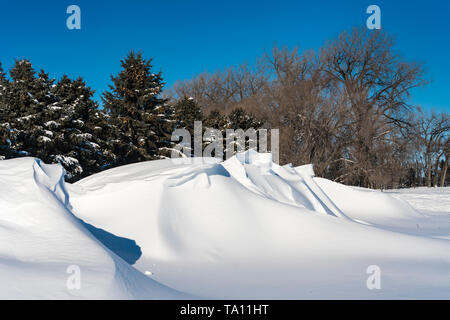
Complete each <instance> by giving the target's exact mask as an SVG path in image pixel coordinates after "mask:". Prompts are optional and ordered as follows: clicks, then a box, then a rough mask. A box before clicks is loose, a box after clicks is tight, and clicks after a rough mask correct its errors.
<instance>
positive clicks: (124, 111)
mask: <svg viewBox="0 0 450 320" xmlns="http://www.w3.org/2000/svg"><path fill="white" fill-rule="evenodd" d="M121 64H122V70H121V71H120V72H119V74H118V75H117V76H112V77H111V80H112V82H113V84H112V85H110V86H109V87H110V91H109V92H106V93H105V94H104V95H103V97H102V100H103V103H104V107H105V109H106V110H107V111H108V112H109V114H110V115H111V119H110V121H111V124H112V125H114V126H115V127H116V128H117V132H116V136H115V139H114V141H115V144H114V146H113V149H114V152H115V153H116V154H117V155H118V159H117V164H128V163H133V162H139V161H145V160H152V159H159V158H163V157H165V156H167V155H168V154H169V152H168V150H169V148H170V147H171V146H172V143H171V142H170V137H171V133H172V131H173V121H174V120H173V119H172V118H173V111H172V109H171V108H169V107H168V106H167V105H166V100H164V99H161V98H159V97H158V96H159V94H160V93H161V92H162V88H163V86H164V83H163V81H162V77H161V73H158V74H154V73H152V72H151V67H152V66H151V59H150V60H146V59H144V58H143V57H142V53H134V52H130V53H129V54H128V56H127V57H126V58H125V59H124V60H122V61H121Z"/></svg>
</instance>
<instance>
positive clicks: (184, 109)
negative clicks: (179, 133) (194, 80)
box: [174, 97, 204, 135]
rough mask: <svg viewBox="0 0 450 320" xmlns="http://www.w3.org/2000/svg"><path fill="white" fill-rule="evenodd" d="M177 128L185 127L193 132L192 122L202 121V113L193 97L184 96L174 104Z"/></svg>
mask: <svg viewBox="0 0 450 320" xmlns="http://www.w3.org/2000/svg"><path fill="white" fill-rule="evenodd" d="M174 108H175V120H176V121H177V122H176V126H177V128H185V129H186V130H188V131H189V132H190V133H191V135H193V134H194V122H195V121H203V120H204V119H203V118H204V117H203V113H202V110H201V109H200V107H199V106H198V104H197V103H196V102H195V100H194V99H193V98H188V97H184V98H182V99H180V100H179V101H178V102H177V103H176V104H175V106H174Z"/></svg>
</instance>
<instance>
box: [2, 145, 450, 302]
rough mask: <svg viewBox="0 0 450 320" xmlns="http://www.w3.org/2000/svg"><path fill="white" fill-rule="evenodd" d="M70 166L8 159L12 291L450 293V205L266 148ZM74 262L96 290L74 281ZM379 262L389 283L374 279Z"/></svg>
mask: <svg viewBox="0 0 450 320" xmlns="http://www.w3.org/2000/svg"><path fill="white" fill-rule="evenodd" d="M61 176H62V169H61V168H60V167H59V166H47V165H44V164H42V162H40V161H39V160H34V159H30V158H28V159H18V160H8V161H3V162H1V161H0V179H1V180H0V181H1V182H2V183H1V185H0V208H1V211H0V240H1V242H0V281H1V282H0V297H25V298H29V297H44V298H72V297H74V298H77V297H78V298H80V297H81V298H83V297H88V298H125V299H126V298H134V297H137V298H146V297H147V298H166V297H168V298H172V297H175V298H183V297H188V296H187V295H194V296H195V297H199V298H235V299H239V298H251V299H258V298H269V299H277V298H287V299H300V298H306V299H309V298H321V299H333V298H337V299H346V298H354V299H361V298H369V299H391V298H448V297H449V296H450V242H449V240H448V239H450V238H449V236H450V208H447V214H445V213H443V212H442V208H443V207H442V206H440V207H439V208H440V213H439V216H438V215H437V214H436V215H430V214H429V212H427V214H425V213H423V212H418V211H416V210H415V209H414V208H413V207H411V206H410V205H409V204H408V203H406V202H405V201H404V200H402V198H401V197H398V196H395V194H394V196H395V197H393V196H391V195H390V194H387V193H383V192H379V191H372V190H366V189H361V188H352V187H347V186H343V185H340V184H337V183H334V182H331V181H328V180H325V179H320V178H315V177H314V171H313V168H312V166H303V167H297V168H294V167H292V166H279V165H276V164H274V163H272V161H271V158H270V154H258V153H256V152H247V153H244V154H238V155H237V156H236V157H233V158H231V159H229V160H227V161H225V162H220V161H218V160H217V159H173V160H158V161H151V162H145V163H138V164H133V165H128V166H123V167H119V168H115V169H111V170H108V171H105V172H102V173H99V174H96V175H93V176H90V177H88V178H86V179H84V180H82V181H80V182H78V183H76V184H74V185H69V184H64V183H63V182H62V180H61ZM3 182H5V183H3ZM444 209H445V208H444ZM72 213H73V214H74V215H75V216H73V215H72ZM100 242H101V243H102V244H100ZM11 244H14V245H11ZM125 261H126V262H128V263H130V264H132V265H133V267H132V266H130V265H129V264H127V263H126V262H125ZM68 265H79V266H80V269H81V270H82V274H83V275H84V276H83V278H82V290H79V291H75V292H73V291H70V290H67V288H66V279H67V277H68V274H66V268H67V266H68ZM369 266H376V267H377V268H379V270H380V271H381V289H380V290H369V289H368V287H367V285H366V283H367V279H368V277H369V276H370V275H369V274H367V270H368V267H369ZM138 270H139V271H138ZM369 270H371V269H370V268H369ZM38 284H39V286H38ZM165 286H167V287H165ZM168 288H173V289H174V290H171V289H168ZM175 290H176V291H175ZM178 292H183V293H185V294H187V295H186V296H181V295H180V294H179V293H178ZM190 297H192V296H190Z"/></svg>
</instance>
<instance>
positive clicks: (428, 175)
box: [427, 150, 431, 188]
mask: <svg viewBox="0 0 450 320" xmlns="http://www.w3.org/2000/svg"><path fill="white" fill-rule="evenodd" d="M427 187H428V188H431V150H427Z"/></svg>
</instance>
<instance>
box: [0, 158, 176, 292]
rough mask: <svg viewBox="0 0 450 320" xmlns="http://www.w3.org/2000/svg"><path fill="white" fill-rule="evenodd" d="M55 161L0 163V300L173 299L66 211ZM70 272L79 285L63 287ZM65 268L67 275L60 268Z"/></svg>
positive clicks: (35, 160)
mask: <svg viewBox="0 0 450 320" xmlns="http://www.w3.org/2000/svg"><path fill="white" fill-rule="evenodd" d="M63 176H64V172H63V169H62V167H61V166H59V165H46V164H44V163H43V162H42V161H40V160H37V159H33V158H22V159H15V160H7V161H0V299H142V298H149V299H150V298H169V299H170V298H180V297H183V295H181V294H179V293H177V292H176V291H174V290H171V289H168V288H166V287H164V286H162V285H160V284H158V283H156V282H155V281H153V280H151V279H149V278H147V277H146V276H144V275H143V274H142V273H140V272H138V271H137V270H135V269H134V268H133V267H131V266H130V265H128V264H127V263H126V262H124V261H123V260H122V259H120V258H119V257H117V256H116V255H115V254H114V253H113V252H111V251H109V250H108V249H106V248H105V247H104V246H103V245H102V244H101V243H100V242H99V241H98V240H97V239H95V238H94V237H93V236H92V235H91V234H90V233H89V232H88V231H87V230H86V229H85V228H84V227H83V226H82V224H81V223H80V222H79V221H78V220H77V219H76V218H75V217H74V216H73V215H72V213H71V211H70V209H71V207H70V204H69V196H68V194H67V192H66V189H65V184H64V180H63V178H62V177H63ZM73 270H79V271H80V284H81V286H80V287H79V289H78V287H76V286H71V285H70V284H69V286H68V282H70V277H71V275H72V272H74V271H73ZM68 272H70V273H68Z"/></svg>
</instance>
